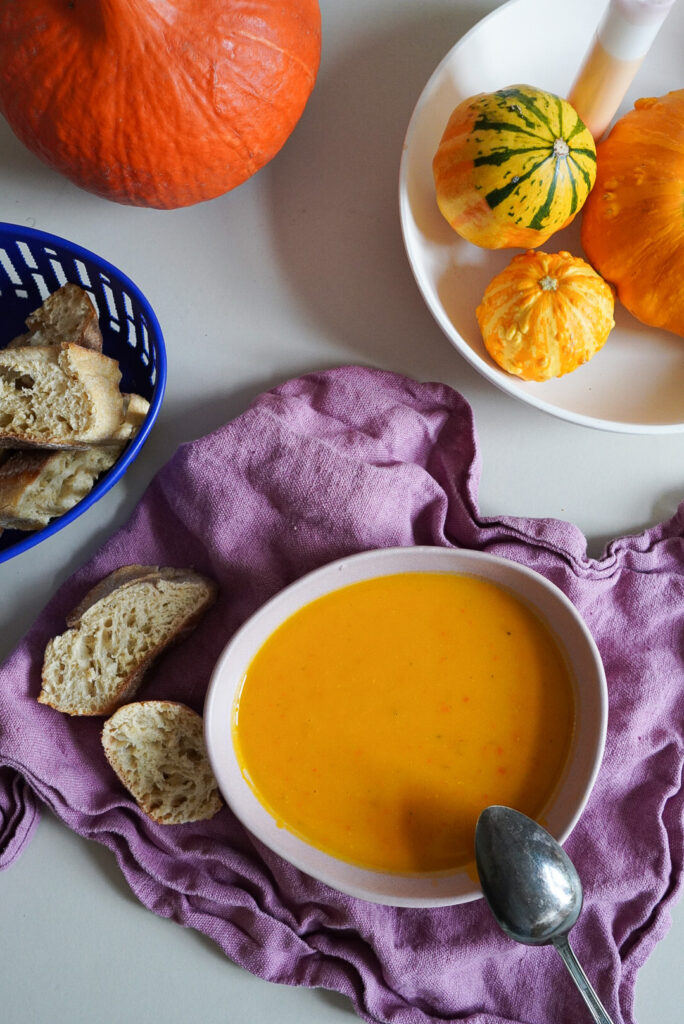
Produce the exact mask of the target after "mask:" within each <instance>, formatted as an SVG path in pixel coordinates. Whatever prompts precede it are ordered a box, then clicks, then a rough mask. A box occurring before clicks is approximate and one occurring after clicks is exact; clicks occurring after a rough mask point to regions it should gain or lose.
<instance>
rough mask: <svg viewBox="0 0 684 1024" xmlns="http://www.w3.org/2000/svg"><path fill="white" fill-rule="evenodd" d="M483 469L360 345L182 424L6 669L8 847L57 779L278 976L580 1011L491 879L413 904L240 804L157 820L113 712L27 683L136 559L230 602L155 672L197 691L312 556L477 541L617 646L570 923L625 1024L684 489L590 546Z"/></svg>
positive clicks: (678, 803) (670, 702) (671, 863)
mask: <svg viewBox="0 0 684 1024" xmlns="http://www.w3.org/2000/svg"><path fill="white" fill-rule="evenodd" d="M477 482H478V453H477V444H476V439H475V434H474V429H473V422H472V416H471V411H470V408H469V407H468V405H467V403H466V402H465V401H464V399H463V398H462V397H460V396H459V395H458V394H456V393H455V392H454V391H452V390H450V389H449V388H448V387H446V386H444V385H442V384H419V383H416V382H415V381H412V380H408V379H406V378H403V377H399V376H396V375H393V374H390V373H385V372H381V371H376V370H370V369H362V368H358V367H346V368H343V369H339V370H335V371H330V372H325V373H314V374H310V375H308V376H306V377H303V378H301V379H299V380H293V381H290V382H288V383H286V384H284V385H282V386H281V387H278V388H276V389H275V390H273V391H271V392H269V393H267V394H264V395H262V396H260V397H259V398H258V399H257V400H256V401H255V402H254V403H253V405H252V406H251V408H250V409H248V411H247V412H245V413H244V414H243V415H242V416H240V417H239V418H238V419H237V420H235V421H233V422H232V423H229V424H227V425H226V426H224V427H222V428H221V429H220V430H218V431H216V432H215V433H214V434H211V435H209V436H208V437H205V438H202V439H201V440H199V441H195V442H193V443H192V444H187V445H184V446H182V447H181V448H180V449H179V450H178V452H177V453H176V454H175V456H174V457H173V458H172V459H171V460H170V462H169V463H168V464H167V465H166V466H165V467H164V468H163V469H162V471H161V472H160V473H159V474H158V475H157V477H156V478H155V479H154V480H153V482H152V484H151V485H150V487H149V489H148V491H147V492H146V494H145V496H144V497H143V499H142V501H141V502H140V504H139V505H138V507H137V509H136V511H135V512H134V514H133V516H132V518H131V520H130V521H129V523H128V524H127V525H126V526H125V527H123V528H122V529H121V530H120V531H119V532H118V533H116V534H115V535H114V536H113V537H112V538H111V539H110V540H109V541H108V542H107V543H106V544H105V545H104V547H102V548H101V550H100V551H99V552H98V553H97V554H96V555H95V557H94V558H93V559H92V560H91V561H90V562H89V563H88V564H87V565H86V566H84V567H83V568H82V569H81V570H80V571H79V572H78V573H76V574H75V575H74V576H73V577H72V578H71V579H70V580H69V581H68V582H67V583H65V584H64V586H63V587H62V588H61V589H60V591H59V592H58V593H57V594H56V595H55V596H54V598H53V599H52V600H51V601H50V603H49V604H48V606H47V607H46V608H45V610H44V611H43V612H42V614H41V615H40V617H39V619H38V621H37V622H36V623H35V625H34V626H33V627H32V629H31V630H30V632H29V633H28V634H27V636H26V637H25V639H24V640H23V642H22V643H21V645H20V646H19V648H18V649H17V650H16V651H15V652H14V654H13V655H12V657H11V658H10V659H9V660H8V661H7V662H6V663H5V665H4V666H3V667H2V668H1V669H0V866H2V867H4V866H7V865H9V864H10V863H11V862H12V860H13V859H14V858H15V857H16V856H17V855H18V854H19V853H20V851H21V849H22V847H23V845H24V844H25V843H26V842H27V841H28V838H29V836H30V833H31V830H32V828H33V826H34V824H35V822H36V820H37V806H38V801H39V800H40V801H44V802H45V803H46V804H48V806H49V807H50V808H52V810H53V811H54V812H55V813H56V814H57V815H58V816H59V817H60V818H61V819H62V820H63V821H64V822H65V823H66V824H67V825H68V826H69V827H70V828H72V829H74V831H76V832H78V833H79V834H80V835H82V836H84V837H87V838H89V839H95V840H97V841H98V842H101V843H104V844H105V845H106V846H108V847H109V848H110V849H111V850H113V851H114V853H115V855H116V857H117V859H118V862H119V865H120V867H121V870H122V871H123V873H124V875H125V876H126V879H127V880H128V883H129V884H130V886H131V888H132V890H133V891H134V892H135V894H136V895H137V896H138V898H139V899H140V900H141V902H142V903H143V904H144V905H145V906H146V907H148V908H149V909H150V910H152V911H154V912H155V913H157V914H160V915H161V916H164V917H170V918H173V919H174V920H176V921H178V922H180V923H182V924H184V925H186V926H189V927H192V928H196V929H198V930H199V931H201V932H204V933H205V934H206V935H208V936H210V937H211V938H212V939H213V940H214V941H215V942H216V943H218V945H219V946H220V947H221V948H222V949H223V950H224V951H225V953H226V954H227V955H228V956H229V957H230V958H231V959H232V960H234V961H235V962H237V963H238V964H241V965H242V966H244V967H246V968H247V969H248V970H250V971H252V972H253V973H255V974H258V975H260V976H261V977H263V978H267V979H269V980H271V981H275V982H282V983H285V984H291V985H306V986H311V987H314V986H320V987H323V988H328V989H334V990H337V991H339V992H342V993H344V994H346V995H347V996H349V998H350V999H351V1000H352V1003H353V1005H354V1007H355V1009H356V1011H357V1013H358V1014H359V1016H360V1017H362V1018H363V1019H364V1020H367V1021H375V1022H378V1021H379V1022H392V1024H437V1022H439V1024H444V1022H445V1021H468V1022H470V1024H515V1022H519V1024H547V1022H548V1021H554V1022H556V1024H576V1022H577V1021H579V1020H584V1019H586V1010H585V1008H584V1007H583V1004H582V1003H581V1000H580V997H579V995H578V994H577V993H576V992H575V990H574V987H573V985H572V983H571V981H570V979H569V978H568V977H567V976H566V974H565V970H564V968H563V966H562V964H561V962H560V959H559V958H558V957H557V955H556V954H555V952H554V951H553V950H552V949H550V948H548V947H546V948H541V949H534V948H525V947H522V946H518V945H516V944H515V943H513V942H512V941H510V940H508V939H506V938H505V936H504V935H503V934H502V933H500V932H499V930H498V929H497V927H496V925H495V924H494V922H493V920H492V919H491V917H490V915H489V912H488V910H487V908H486V907H485V905H484V903H483V901H478V902H476V903H470V904H466V905H464V906H460V907H447V908H440V909H436V910H413V909H396V908H389V907H380V906H376V905H373V904H369V903H365V902H363V901H361V900H355V899H353V898H351V897H348V896H344V895H341V894H339V893H337V892H334V891H332V890H330V889H328V888H327V887H325V886H324V885H321V884H320V883H318V882H316V881H314V880H313V879H311V878H308V877H307V876H305V875H303V874H302V873H300V872H298V871H297V870H296V869H294V868H292V867H290V866H289V865H288V864H286V863H284V862H283V861H282V860H281V859H280V858H279V857H277V856H275V855H274V854H272V853H270V852H269V851H268V850H266V849H265V848H263V847H262V846H261V844H259V843H258V842H257V841H256V840H255V839H253V838H252V837H251V836H250V835H249V834H248V833H247V832H246V831H245V830H244V829H243V828H242V826H240V825H239V824H238V822H237V821H236V820H235V819H234V817H233V816H232V814H231V812H230V811H229V810H228V809H227V808H226V809H224V810H222V811H221V812H220V813H219V814H218V815H217V816H216V817H215V818H214V819H212V820H211V821H208V822H202V823H196V824H192V825H183V826H167V827H164V826H158V825H154V824H153V823H152V822H151V821H149V820H148V819H147V818H146V817H145V816H144V815H143V814H142V813H141V812H140V811H139V810H138V809H137V807H136V806H135V804H134V802H133V800H132V799H131V798H129V796H128V795H127V794H126V793H125V791H124V790H123V789H122V787H121V786H120V785H119V783H118V781H117V780H116V778H115V777H114V776H113V773H112V772H111V770H110V769H109V767H108V765H107V764H106V762H105V759H104V755H103V753H102V750H101V746H100V739H99V736H100V730H101V726H102V722H101V720H99V719H75V718H69V717H67V716H63V715H61V714H59V713H58V712H56V711H54V710H52V709H51V708H47V707H44V706H42V705H39V704H38V703H37V702H36V699H35V698H36V696H37V694H38V691H39V687H40V667H41V663H42V656H43V650H44V647H45V644H46V642H47V640H48V639H49V638H50V637H51V636H52V635H53V634H55V633H58V632H61V631H62V630H63V629H64V625H65V624H64V617H65V614H66V612H67V611H68V610H69V609H71V608H72V607H73V606H74V605H75V604H76V603H77V602H78V601H79V599H80V598H81V597H82V596H83V594H84V593H85V592H86V591H87V590H88V589H89V588H90V586H91V585H92V584H93V583H94V582H95V581H97V580H98V579H100V578H101V577H102V576H104V575H105V574H106V573H108V572H110V571H111V570H112V569H114V568H115V567H117V566H119V565H122V564H126V563H130V562H140V563H162V564H168V565H177V566H194V567H195V568H197V569H198V570H200V571H203V572H206V573H208V574H210V575H211V576H213V577H214V578H215V579H216V580H217V582H218V583H219V585H220V587H221V597H220V599H219V601H218V603H217V605H216V606H215V607H214V608H213V609H212V610H211V612H210V613H209V615H208V616H207V617H206V618H205V619H204V621H203V623H202V624H201V626H200V627H199V629H198V630H197V631H196V632H195V633H194V634H193V636H192V637H191V638H190V639H189V640H188V641H186V642H185V643H184V644H183V645H181V646H179V647H177V648H175V649H174V650H173V651H170V652H168V653H167V654H166V655H165V656H164V658H163V660H161V661H159V662H158V663H157V665H156V667H155V668H154V669H153V671H152V673H151V674H150V675H149V676H148V678H147V680H146V682H145V683H144V685H143V688H142V690H141V692H140V694H139V696H140V697H146V698H151V697H166V698H169V699H178V700H183V701H185V702H186V703H188V704H190V705H191V706H193V707H195V708H196V709H197V710H198V711H201V710H202V704H203V699H204V694H205V690H206V687H207V683H208V679H209V675H210V672H211V669H212V666H213V664H214V662H215V660H216V658H217V656H218V654H219V653H220V651H221V649H222V648H223V646H224V645H225V643H226V642H227V640H228V639H229V637H230V636H231V634H232V633H233V632H234V630H235V629H236V628H237V627H238V626H239V625H240V624H241V623H242V622H243V621H244V620H245V619H246V618H247V616H249V615H250V614H251V613H252V612H253V611H254V610H255V609H257V608H258V607H259V606H260V605H261V604H262V603H263V602H264V601H265V600H266V599H267V598H269V597H270V596H272V595H273V594H274V593H276V592H277V591H278V590H280V589H281V588H282V587H283V586H285V585H286V584H288V583H290V582H292V581H293V580H294V579H296V578H297V577H299V576H301V575H302V574H303V573H305V572H307V571H308V570H311V569H314V568H316V567H318V566H320V565H322V564H324V563H326V562H330V561H332V560H333V559H335V558H338V557H341V556H343V555H348V554H351V553H353V552H357V551H360V550H365V549H369V548H376V547H387V546H392V545H406V546H407V545H412V544H433V545H444V546H454V545H455V546H462V547H470V548H476V549H479V550H485V551H489V552H491V553H493V554H496V555H501V556H504V557H507V558H511V559H514V560H516V561H519V562H522V563H525V564H526V565H529V566H531V567H532V568H534V569H536V570H537V571H538V572H540V573H542V574H543V575H545V576H547V577H548V578H549V579H551V580H553V582H554V583H556V584H557V585H558V586H559V587H560V588H561V589H562V590H563V591H564V592H565V593H566V594H567V595H568V597H569V598H570V599H571V600H572V601H573V602H574V604H575V605H576V606H577V608H578V609H579V610H580V612H581V613H582V614H583V616H584V618H585V620H586V622H587V624H588V625H589V628H590V629H591V631H592V633H593V635H594V637H595V639H596V641H597V643H598V646H599V648H600V650H601V654H602V656H603V660H604V664H605V667H606V674H607V678H608V688H609V695H610V714H609V723H608V738H607V746H606V753H605V758H604V762H603V765H602V768H601V771H600V774H599V777H598V781H597V783H596V786H595V789H594V792H593V794H592V797H591V799H590V801H589V804H588V806H587V808H586V810H585V812H584V814H583V815H582V817H581V819H580V822H579V824H578V825H577V826H576V828H575V830H574V832H573V834H572V835H571V836H570V839H569V840H568V842H567V844H566V848H567V850H568V853H569V854H570V856H571V857H572V858H573V860H574V862H575V864H576V865H577V868H578V870H579V873H580V876H581V878H582V881H583V884H584V887H585V908H584V911H583V914H582V916H581V918H580V921H579V923H578V924H577V926H576V927H575V929H574V931H573V944H574V946H575V948H576V951H577V953H578V956H579V957H580V959H581V960H582V961H583V963H584V964H585V966H586V968H587V971H588V973H589V974H590V977H591V979H592V981H593V982H594V983H595V985H596V987H597V989H598V990H599V992H600V994H601V997H602V999H603V1000H604V1002H605V1003H606V1005H607V1008H608V1010H609V1011H610V1012H611V1013H612V1015H613V1016H614V1018H615V1021H616V1024H624V1022H629V1024H632V1022H633V1020H634V1017H633V993H634V982H635V976H636V971H637V969H638V967H639V966H640V965H641V964H642V963H643V962H644V960H645V959H646V957H647V955H648V953H649V952H650V950H651V949H652V947H653V945H654V944H655V942H656V941H657V939H659V938H660V937H662V935H663V934H664V933H665V931H666V929H667V927H668V923H669V914H668V906H669V905H670V904H671V903H672V901H673V900H674V899H675V897H676V896H677V895H678V892H679V889H680V886H681V875H682V835H683V828H682V824H683V822H682V762H683V748H684V744H683V741H682V723H683V721H684V687H683V685H682V683H683V673H682V638H683V635H684V634H683V632H682V626H683V625H684V601H683V594H684V575H683V568H684V545H683V540H682V532H683V531H682V525H683V519H684V505H683V506H681V507H680V510H679V513H678V515H677V516H675V517H674V518H673V519H672V520H671V521H670V522H667V523H664V524H662V525H660V526H658V527H656V528H654V529H651V530H649V531H647V532H645V533H643V534H642V535H640V536H634V537H625V538H622V539H620V540H616V541H615V542H613V543H612V544H611V545H610V546H609V548H608V549H607V551H606V553H605V555H604V556H603V558H601V559H600V560H594V559H590V558H587V556H586V544H585V539H584V537H583V536H582V534H581V533H580V532H579V531H578V530H577V529H576V528H575V527H574V526H572V525H570V524H568V523H564V522H559V521H556V520H548V519H547V520H541V519H540V520H526V519H520V518H512V517H505V516H501V517H497V518H487V519H484V518H482V517H480V516H479V514H478V511H477V497H476V494H477Z"/></svg>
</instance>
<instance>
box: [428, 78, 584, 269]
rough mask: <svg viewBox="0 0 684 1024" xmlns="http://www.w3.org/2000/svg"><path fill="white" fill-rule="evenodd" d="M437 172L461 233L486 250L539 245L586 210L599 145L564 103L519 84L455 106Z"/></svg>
mask: <svg viewBox="0 0 684 1024" xmlns="http://www.w3.org/2000/svg"><path fill="white" fill-rule="evenodd" d="M432 169H433V174H434V179H435V189H436V193H437V203H438V205H439V208H440V210H441V211H442V213H443V215H444V217H445V218H446V219H447V221H448V222H449V224H450V225H451V226H452V228H454V230H455V231H457V232H458V233H459V235H462V236H463V238H466V239H468V241H470V242H474V243H475V244H476V245H480V246H483V247H484V248H486V249H505V248H516V247H520V248H535V247H536V246H538V245H542V244H543V243H544V242H545V241H546V240H547V238H549V237H550V236H551V235H552V234H553V233H554V232H556V231H559V230H560V229H561V228H564V227H565V226H566V225H567V224H569V223H570V221H571V220H572V219H573V217H574V216H575V214H577V213H578V212H579V211H580V210H581V209H582V206H583V205H584V202H585V200H586V198H587V196H588V195H589V192H590V191H591V189H592V187H593V184H594V181H595V179H596V146H595V145H594V139H593V138H592V135H591V133H590V132H589V130H588V129H587V127H586V126H585V124H584V123H583V121H581V119H580V118H579V116H578V114H577V112H576V111H575V110H574V109H573V107H572V106H571V105H570V104H569V103H568V102H567V101H566V100H563V99H561V98H560V97H559V96H554V95H553V94H552V93H548V92H543V91H542V90H540V89H535V88H533V87H531V86H528V85H514V86H511V87H510V88H507V89H499V90H498V91H497V92H492V93H481V94H480V95H478V96H472V97H470V99H467V100H464V101H463V102H462V103H460V104H459V105H458V106H457V107H456V109H455V110H454V111H453V113H452V114H451V117H450V118H449V121H448V123H447V126H446V129H445V130H444V134H443V136H442V139H441V142H440V144H439V147H438V149H437V152H436V154H435V157H434V160H433V164H432Z"/></svg>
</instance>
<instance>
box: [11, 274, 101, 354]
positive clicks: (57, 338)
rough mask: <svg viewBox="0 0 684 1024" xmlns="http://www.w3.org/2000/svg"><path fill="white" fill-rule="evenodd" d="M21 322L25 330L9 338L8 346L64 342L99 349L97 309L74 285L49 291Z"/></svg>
mask: <svg viewBox="0 0 684 1024" xmlns="http://www.w3.org/2000/svg"><path fill="white" fill-rule="evenodd" d="M25 322H26V327H27V331H26V333H25V334H20V335H19V336H18V337H16V338H12V340H11V341H10V343H9V346H8V347H10V348H17V347H18V346H19V347H21V346H24V345H60V344H62V342H65V341H68V342H71V343H72V344H74V345H81V346H82V347H83V348H90V349H93V351H95V352H101V351H102V332H101V331H100V325H99V322H98V317H97V310H96V309H95V306H94V305H93V303H92V301H91V299H90V296H89V295H88V293H87V292H86V291H85V289H84V288H81V287H80V286H79V285H77V284H71V283H69V284H63V285H62V287H61V288H58V289H57V291H55V292H52V294H51V295H48V297H47V298H46V300H45V302H43V304H42V305H41V306H39V307H38V309H34V311H33V312H32V313H29V315H28V316H27V317H26V321H25Z"/></svg>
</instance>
